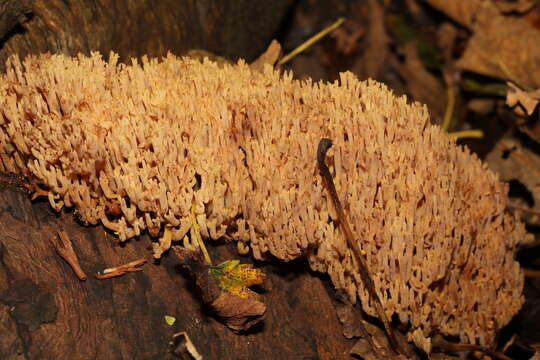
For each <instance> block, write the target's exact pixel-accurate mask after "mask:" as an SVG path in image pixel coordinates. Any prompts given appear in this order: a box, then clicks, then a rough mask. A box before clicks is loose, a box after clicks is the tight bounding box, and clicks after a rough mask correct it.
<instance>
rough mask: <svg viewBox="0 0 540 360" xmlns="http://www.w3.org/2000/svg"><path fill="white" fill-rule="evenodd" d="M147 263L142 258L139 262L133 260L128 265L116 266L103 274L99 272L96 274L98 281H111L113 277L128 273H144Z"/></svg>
mask: <svg viewBox="0 0 540 360" xmlns="http://www.w3.org/2000/svg"><path fill="white" fill-rule="evenodd" d="M144 263H146V259H145V258H140V259H137V260H133V261H130V262H128V263H127V264H124V265H120V266H115V267H112V268H107V269H105V270H103V271H102V272H99V273H97V274H96V279H99V280H103V279H110V278H113V277H117V276H121V275H124V274H125V273H127V272H135V271H142V267H141V266H142V265H143V264H144Z"/></svg>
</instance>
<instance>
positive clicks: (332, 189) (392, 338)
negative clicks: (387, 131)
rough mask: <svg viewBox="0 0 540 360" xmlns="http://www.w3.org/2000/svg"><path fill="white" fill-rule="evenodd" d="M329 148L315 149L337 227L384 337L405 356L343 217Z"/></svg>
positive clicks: (327, 143)
mask: <svg viewBox="0 0 540 360" xmlns="http://www.w3.org/2000/svg"><path fill="white" fill-rule="evenodd" d="M331 146H332V140H330V139H321V141H320V142H319V147H318V149H317V162H318V163H319V170H320V172H321V176H322V177H323V179H324V181H325V183H326V187H327V189H328V192H329V193H330V197H331V198H332V201H333V203H334V206H335V208H336V211H337V214H338V221H339V225H341V226H342V227H343V231H344V232H345V237H346V238H347V242H348V244H349V246H350V247H351V248H352V249H353V254H354V255H355V257H356V261H357V263H358V269H359V270H360V277H361V278H362V281H363V282H364V284H365V285H366V289H367V291H368V293H369V296H370V298H371V300H372V301H373V304H374V305H375V310H376V311H377V314H378V315H379V319H380V320H381V321H382V323H383V324H384V328H385V330H386V335H387V336H388V341H389V342H390V346H391V347H392V349H393V350H394V351H395V352H397V353H401V354H405V355H406V354H407V353H406V352H405V351H403V350H402V349H401V347H400V345H399V342H398V341H397V339H396V335H395V334H394V330H393V329H392V326H391V324H390V320H389V319H388V316H387V315H386V313H385V312H384V309H383V306H382V302H381V299H380V298H379V295H378V294H377V290H375V283H374V282H373V279H372V278H371V276H370V272H369V268H368V266H367V264H366V262H365V260H364V257H363V254H364V252H362V251H361V250H360V247H359V246H358V244H357V243H356V242H355V241H354V240H353V239H354V236H353V233H352V230H351V227H350V226H349V221H348V220H347V217H346V216H345V212H344V211H343V207H342V206H341V202H340V201H339V197H338V194H337V191H336V186H335V185H334V180H333V179H332V175H331V174H330V171H329V170H328V167H327V166H326V164H325V158H326V152H327V151H328V149H330V147H331Z"/></svg>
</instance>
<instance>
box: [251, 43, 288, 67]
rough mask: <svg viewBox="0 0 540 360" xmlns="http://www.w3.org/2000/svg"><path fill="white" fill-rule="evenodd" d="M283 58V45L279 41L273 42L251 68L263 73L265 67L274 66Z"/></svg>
mask: <svg viewBox="0 0 540 360" xmlns="http://www.w3.org/2000/svg"><path fill="white" fill-rule="evenodd" d="M280 57H281V45H280V44H279V42H278V41H277V40H272V42H271V43H270V45H268V48H267V49H266V50H265V52H263V53H262V54H261V56H259V57H258V58H257V59H256V60H255V61H253V62H252V63H251V64H250V67H251V68H252V69H254V70H257V71H263V70H264V66H265V65H267V64H268V65H270V66H274V65H275V64H276V62H277V61H278V60H279V58H280Z"/></svg>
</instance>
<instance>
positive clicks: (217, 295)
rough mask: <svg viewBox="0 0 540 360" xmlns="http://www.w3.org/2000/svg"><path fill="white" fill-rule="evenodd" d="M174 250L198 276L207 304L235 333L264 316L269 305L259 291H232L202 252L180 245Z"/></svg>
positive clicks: (195, 276) (192, 273)
mask: <svg viewBox="0 0 540 360" xmlns="http://www.w3.org/2000/svg"><path fill="white" fill-rule="evenodd" d="M173 249H174V251H175V253H176V255H178V257H179V259H180V263H181V264H182V265H183V266H184V268H186V269H187V270H188V271H189V272H190V274H191V275H192V276H193V277H194V278H195V283H196V284H197V287H198V288H199V289H200V291H201V296H202V299H203V301H204V303H205V304H208V305H209V306H210V307H211V308H212V309H213V310H214V312H215V313H216V314H217V315H218V317H219V318H220V319H221V320H222V321H223V322H224V323H225V325H227V326H228V327H229V328H230V329H231V330H233V331H235V332H240V331H245V330H248V329H249V328H251V327H252V326H253V325H255V324H257V323H259V322H260V321H261V320H262V319H263V318H264V315H265V313H266V305H265V304H264V302H263V299H262V297H261V296H260V295H259V294H257V293H255V292H253V291H249V292H246V296H245V297H242V296H239V295H237V294H236V293H235V294H233V293H230V292H229V291H227V290H226V289H224V287H223V286H222V284H221V282H220V278H217V277H216V276H215V275H212V273H214V272H213V271H212V269H215V267H211V266H208V265H206V263H205V262H204V259H203V258H202V256H201V253H200V252H195V251H191V250H187V249H185V248H181V247H178V246H174V247H173ZM218 266H219V265H218ZM214 274H215V273H214ZM229 280H230V279H229ZM248 283H249V284H252V283H253V282H252V281H248ZM248 286H249V285H248Z"/></svg>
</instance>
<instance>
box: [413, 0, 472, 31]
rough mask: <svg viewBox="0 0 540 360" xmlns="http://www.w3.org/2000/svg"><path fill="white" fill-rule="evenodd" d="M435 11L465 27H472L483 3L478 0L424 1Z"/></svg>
mask: <svg viewBox="0 0 540 360" xmlns="http://www.w3.org/2000/svg"><path fill="white" fill-rule="evenodd" d="M424 1H425V2H427V3H428V4H429V5H431V6H433V7H434V8H435V9H437V10H439V11H441V12H443V13H445V14H446V15H447V16H448V17H450V18H451V19H453V20H454V21H457V22H458V23H460V24H462V25H464V26H467V27H469V26H471V25H472V24H473V22H474V18H475V17H476V14H477V13H478V11H479V8H480V6H481V3H480V2H479V1H477V0H453V1H448V0H424Z"/></svg>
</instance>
